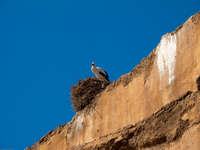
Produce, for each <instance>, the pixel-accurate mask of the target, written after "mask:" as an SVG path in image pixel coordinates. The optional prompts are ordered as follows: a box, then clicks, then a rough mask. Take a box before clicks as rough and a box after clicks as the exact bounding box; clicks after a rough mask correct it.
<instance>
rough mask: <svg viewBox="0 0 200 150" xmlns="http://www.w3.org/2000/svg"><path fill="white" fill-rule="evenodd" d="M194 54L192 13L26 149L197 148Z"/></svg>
mask: <svg viewBox="0 0 200 150" xmlns="http://www.w3.org/2000/svg"><path fill="white" fill-rule="evenodd" d="M199 58H200V13H197V14H196V15H194V16H192V17H190V18H189V19H188V20H187V21H186V22H185V23H184V24H183V25H182V26H180V27H179V28H177V29H176V30H175V31H174V32H172V33H168V34H166V35H164V36H163V37H162V38H161V41H160V43H159V44H158V46H157V47H156V48H155V49H154V50H153V51H152V53H151V54H150V55H149V56H148V57H147V58H145V59H143V60H142V61H141V63H140V64H139V65H138V66H136V67H135V68H134V69H133V70H132V71H131V72H129V73H128V74H125V75H123V76H122V77H120V78H119V79H118V80H117V81H115V82H113V83H111V84H110V85H109V86H107V88H106V89H105V90H104V91H103V92H101V93H100V94H99V95H98V96H97V97H96V98H95V100H94V103H93V106H94V107H92V108H85V109H84V110H82V111H80V112H77V113H76V115H75V116H74V118H73V119H72V121H71V122H69V123H67V124H65V125H63V126H59V127H58V128H57V129H55V130H54V131H50V132H49V133H48V134H47V135H46V136H44V137H42V138H41V140H40V141H39V142H38V143H35V144H34V145H33V146H32V147H31V148H27V150H70V149H85V150H86V149H87V150H89V149H94V150H95V149H102V150H103V149H113V150H114V149H116V150H117V149H133V150H134V149H148V150H154V149H155V150H160V149H163V150H168V149H169V150H179V149H180V150H186V149H187V150H188V149H192V150H199V149H200V140H199V139H200V93H199V92H198V88H197V87H198V86H197V84H196V81H199V80H197V79H198V78H199V76H200V65H199V64H200V59H199ZM188 91H189V92H188ZM119 106H120V107H119Z"/></svg>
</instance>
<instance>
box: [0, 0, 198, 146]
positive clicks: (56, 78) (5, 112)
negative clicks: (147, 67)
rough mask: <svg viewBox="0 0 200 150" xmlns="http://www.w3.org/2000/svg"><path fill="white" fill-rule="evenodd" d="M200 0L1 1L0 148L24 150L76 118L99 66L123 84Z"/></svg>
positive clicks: (192, 12) (192, 10)
mask: <svg viewBox="0 0 200 150" xmlns="http://www.w3.org/2000/svg"><path fill="white" fill-rule="evenodd" d="M199 8H200V1H199V0H189V1H188V0H182V1H180V0H165V1H163V0H153V1H152V0H137V1H136V0H128V1H122V0H121V1H119V0H111V1H108V0H90V1H88V0H0V70H1V72H0V119H1V123H0V149H1V148H12V149H13V150H23V149H24V148H25V147H26V146H31V145H32V144H33V143H34V142H37V141H38V140H39V139H40V138H41V137H42V136H44V135H45V134H46V133H47V132H48V131H49V130H52V129H55V128H56V127H57V126H58V125H61V124H64V123H66V122H68V121H70V120H71V119H72V117H73V115H74V114H75V112H74V111H73V109H72V107H71V103H70V88H71V85H72V84H76V83H77V82H78V80H79V79H84V78H86V77H88V76H92V73H91V71H90V65H91V62H92V61H95V62H96V64H97V65H98V66H101V67H103V68H104V69H105V70H106V71H107V72H108V73H109V74H110V78H111V80H117V79H118V77H120V76H121V75H122V74H124V73H127V72H129V71H130V70H131V69H132V68H133V67H134V66H135V65H137V64H138V63H139V62H140V60H141V59H142V58H143V57H146V56H147V55H148V54H149V53H150V52H151V51H152V50H153V48H155V46H156V45H157V44H158V43H159V41H160V37H161V36H162V35H163V34H165V33H167V32H171V31H173V30H174V29H175V28H176V27H178V26H179V25H181V24H183V23H184V22H185V21H186V19H187V18H188V17H190V16H191V15H193V14H195V13H196V12H198V11H199Z"/></svg>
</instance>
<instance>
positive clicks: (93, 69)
mask: <svg viewBox="0 0 200 150" xmlns="http://www.w3.org/2000/svg"><path fill="white" fill-rule="evenodd" d="M91 70H92V72H94V73H96V72H97V70H96V67H95V65H92V67H91Z"/></svg>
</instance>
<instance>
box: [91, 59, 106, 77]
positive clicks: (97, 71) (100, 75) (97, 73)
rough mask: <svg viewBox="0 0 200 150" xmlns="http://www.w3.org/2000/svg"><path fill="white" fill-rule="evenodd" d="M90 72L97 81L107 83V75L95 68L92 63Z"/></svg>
mask: <svg viewBox="0 0 200 150" xmlns="http://www.w3.org/2000/svg"><path fill="white" fill-rule="evenodd" d="M91 70H92V72H93V73H94V74H95V76H96V77H97V78H98V79H101V80H106V81H109V77H108V73H107V72H106V71H105V70H103V69H102V68H100V67H96V66H95V63H94V62H92V67H91Z"/></svg>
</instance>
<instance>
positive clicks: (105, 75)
mask: <svg viewBox="0 0 200 150" xmlns="http://www.w3.org/2000/svg"><path fill="white" fill-rule="evenodd" d="M99 74H100V75H102V76H103V77H104V78H105V79H106V80H107V81H109V76H108V73H107V72H106V71H104V72H101V71H100V72H99Z"/></svg>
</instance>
